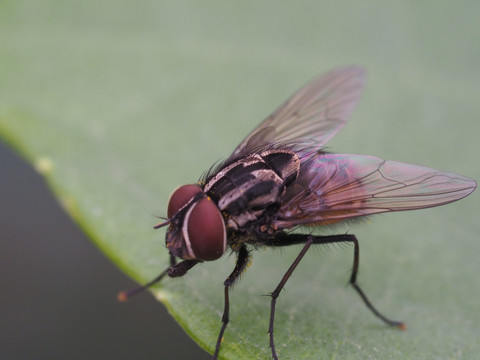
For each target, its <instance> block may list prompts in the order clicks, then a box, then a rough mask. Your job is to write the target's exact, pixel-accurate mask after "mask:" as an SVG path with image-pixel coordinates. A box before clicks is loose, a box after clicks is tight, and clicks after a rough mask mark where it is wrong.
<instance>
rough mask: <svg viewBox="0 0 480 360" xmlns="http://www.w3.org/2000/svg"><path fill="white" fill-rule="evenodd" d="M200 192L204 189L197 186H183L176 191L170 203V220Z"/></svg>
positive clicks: (168, 213)
mask: <svg viewBox="0 0 480 360" xmlns="http://www.w3.org/2000/svg"><path fill="white" fill-rule="evenodd" d="M200 191H202V189H201V188H200V187H199V186H197V185H183V186H180V187H179V188H178V189H177V190H175V191H174V192H173V194H172V196H170V201H169V202H168V210H167V215H168V218H169V219H171V218H172V216H173V215H175V214H176V213H177V211H178V210H180V209H181V208H182V207H184V206H185V205H186V204H187V203H188V202H189V201H190V200H192V198H193V197H194V196H195V195H196V194H198V193H199V192H200Z"/></svg>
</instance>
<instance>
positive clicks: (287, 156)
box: [204, 149, 300, 231]
mask: <svg viewBox="0 0 480 360" xmlns="http://www.w3.org/2000/svg"><path fill="white" fill-rule="evenodd" d="M299 170H300V159H299V157H298V155H297V154H296V153H295V152H293V151H290V150H285V149H270V150H267V151H263V152H260V153H254V154H251V155H248V156H245V157H243V158H240V159H237V160H236V161H235V162H233V163H231V164H229V165H227V166H225V167H223V168H221V169H220V170H219V171H218V172H217V173H216V174H215V175H213V176H212V177H211V178H210V179H207V182H206V184H205V188H204V191H205V192H206V193H207V194H208V195H209V196H211V197H212V198H213V199H214V200H215V202H216V203H217V204H218V208H219V209H220V210H221V211H222V212H223V213H225V214H226V215H227V219H228V220H227V225H228V227H229V229H233V230H238V231H242V230H245V229H244V227H245V226H246V225H247V224H248V223H252V222H255V221H257V220H258V219H259V218H260V217H262V216H263V215H264V214H265V212H266V210H267V209H269V208H272V207H275V206H277V205H278V203H279V200H280V198H281V196H282V195H283V194H284V192H285V188H286V187H287V186H288V185H289V184H291V183H292V182H293V181H294V180H295V179H296V178H297V176H298V173H299Z"/></svg>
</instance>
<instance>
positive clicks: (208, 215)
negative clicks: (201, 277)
mask: <svg viewBox="0 0 480 360" xmlns="http://www.w3.org/2000/svg"><path fill="white" fill-rule="evenodd" d="M187 221H188V222H187V231H188V239H186V240H188V241H189V242H190V245H191V248H192V254H193V255H194V256H195V258H196V259H198V260H203V261H211V260H216V259H218V258H219V257H220V256H222V255H223V253H224V252H225V249H226V246H227V235H226V232H225V221H224V220H223V216H222V214H221V213H220V210H219V209H218V207H217V205H216V204H215V203H214V202H213V201H212V200H211V199H210V198H208V197H207V198H204V199H201V200H199V201H198V202H197V203H196V204H195V205H193V209H192V211H191V213H190V216H189V217H188V219H187Z"/></svg>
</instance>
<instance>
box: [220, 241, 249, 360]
mask: <svg viewBox="0 0 480 360" xmlns="http://www.w3.org/2000/svg"><path fill="white" fill-rule="evenodd" d="M248 259H249V253H248V250H247V248H246V246H245V245H244V244H242V246H241V247H240V250H239V251H238V255H237V263H236V264H235V268H234V269H233V271H232V273H231V274H230V276H229V277H228V278H227V279H226V280H225V282H224V283H223V285H224V286H225V301H224V304H225V305H224V308H223V315H222V327H221V328H220V333H219V334H218V338H217V344H216V346H215V353H214V354H213V360H217V358H218V353H219V351H220V346H221V344H222V339H223V333H224V332H225V329H226V327H227V324H228V322H229V321H230V317H229V313H230V301H229V296H228V295H229V290H230V288H231V287H232V286H233V284H234V283H235V281H236V280H237V279H238V277H239V276H240V274H241V273H242V272H243V270H245V267H246V266H247V264H248Z"/></svg>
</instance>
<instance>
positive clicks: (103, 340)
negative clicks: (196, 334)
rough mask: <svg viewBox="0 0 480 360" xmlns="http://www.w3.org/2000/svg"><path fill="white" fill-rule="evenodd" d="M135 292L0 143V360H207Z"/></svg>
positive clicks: (150, 301)
mask: <svg viewBox="0 0 480 360" xmlns="http://www.w3.org/2000/svg"><path fill="white" fill-rule="evenodd" d="M159 241H161V239H159ZM134 286H135V284H134V283H133V282H132V281H130V280H129V279H128V278H127V277H126V276H125V275H123V274H122V273H121V272H120V271H118V270H117V269H116V268H115V266H114V265H113V264H112V263H111V262H110V261H109V260H108V259H106V258H105V257H104V256H103V255H102V254H101V253H100V251H99V250H97V249H96V248H95V246H94V245H93V244H92V243H90V241H89V240H88V239H87V238H86V237H85V235H84V234H83V233H82V232H81V231H80V230H79V229H78V227H77V226H76V225H75V224H74V223H73V222H72V220H71V219H70V218H69V217H68V216H67V215H66V214H65V212H64V211H63V210H62V209H61V207H60V206H59V205H58V204H57V203H56V200H55V199H54V197H53V196H52V194H51V193H50V191H49V189H48V188H47V186H46V185H45V183H44V181H43V180H42V178H41V177H40V176H39V175H38V174H37V173H36V172H35V171H34V170H33V169H32V168H31V167H30V166H28V165H27V164H26V163H25V162H24V161H22V160H21V159H20V158H19V157H18V156H16V155H15V154H14V153H13V152H12V151H11V150H10V149H8V148H7V147H6V146H5V145H4V144H3V143H0V288H1V296H0V309H1V310H0V311H1V312H0V359H9V360H14V359H37V360H41V359H82V360H83V359H116V360H121V359H173V358H174V359H210V356H209V355H207V354H206V353H205V352H204V351H203V350H202V349H200V348H199V347H198V346H197V345H196V344H195V343H194V342H193V341H192V340H191V339H190V338H189V337H188V336H187V335H186V334H185V333H184V332H183V330H182V329H181V328H180V327H179V326H178V325H177V324H176V323H175V322H174V321H173V320H172V318H171V317H170V316H169V315H168V314H167V312H166V309H165V308H164V306H163V305H162V304H160V303H158V302H156V301H155V300H154V298H153V297H152V296H151V295H150V294H142V295H140V296H137V297H136V298H135V299H132V300H130V301H129V302H127V303H118V302H117V301H116V294H117V292H118V291H119V290H124V289H129V288H131V287H134Z"/></svg>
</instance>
